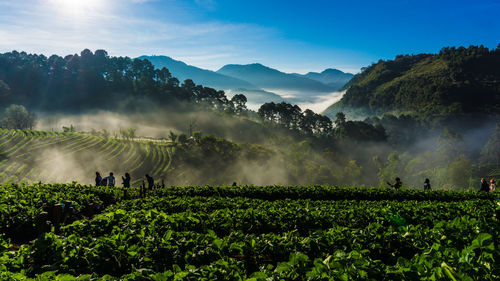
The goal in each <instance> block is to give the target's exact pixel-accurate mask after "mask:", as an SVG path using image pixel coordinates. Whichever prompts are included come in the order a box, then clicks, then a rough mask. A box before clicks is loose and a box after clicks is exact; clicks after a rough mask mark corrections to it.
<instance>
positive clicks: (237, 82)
mask: <svg viewBox="0 0 500 281" xmlns="http://www.w3.org/2000/svg"><path fill="white" fill-rule="evenodd" d="M139 58H140V59H147V60H149V61H150V62H151V63H152V64H153V65H154V66H155V67H156V68H162V67H166V68H167V69H168V70H169V71H170V73H171V74H172V76H173V77H176V78H177V79H179V81H181V82H182V81H184V80H186V79H191V80H193V82H195V83H196V84H199V85H203V86H205V87H211V88H215V89H218V90H224V91H226V93H227V94H228V95H229V96H233V95H236V94H243V95H245V96H246V97H247V99H248V106H249V107H250V108H251V109H255V110H256V109H258V108H259V107H260V105H261V104H263V103H266V102H281V101H283V98H282V97H281V96H279V95H277V94H275V93H272V92H269V91H264V90H262V89H260V88H259V87H257V86H255V85H253V84H251V83H249V82H247V81H245V80H243V79H239V78H235V77H231V76H227V75H224V74H220V73H217V72H214V71H211V70H207V69H202V68H198V67H196V66H192V65H188V64H186V63H184V62H182V61H178V60H174V59H172V58H170V57H167V56H141V57H139Z"/></svg>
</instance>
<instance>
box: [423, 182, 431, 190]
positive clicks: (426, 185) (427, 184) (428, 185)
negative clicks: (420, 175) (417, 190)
mask: <svg viewBox="0 0 500 281" xmlns="http://www.w3.org/2000/svg"><path fill="white" fill-rule="evenodd" d="M424 190H431V181H430V180H429V179H425V181H424Z"/></svg>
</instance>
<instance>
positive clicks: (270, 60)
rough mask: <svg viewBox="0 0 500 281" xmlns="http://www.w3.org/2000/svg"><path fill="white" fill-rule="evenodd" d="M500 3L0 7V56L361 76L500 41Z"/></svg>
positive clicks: (225, 0)
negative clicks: (147, 59)
mask: <svg viewBox="0 0 500 281" xmlns="http://www.w3.org/2000/svg"><path fill="white" fill-rule="evenodd" d="M499 14H500V0H481V1H460V0H456V1H427V0H421V1H409V0H407V1H405V0H401V1H354V0H352V1H314V0H310V1H293V0H289V1H272V0H267V1H262V0H253V1H238V0H220V1H218V0H184V1H180V0H23V1H20V0H0V52H7V51H11V50H14V49H15V50H19V51H20V50H24V51H27V52H30V53H43V54H46V55H50V54H54V53H55V54H58V55H66V54H70V53H79V52H80V51H81V50H82V49H84V48H89V49H91V50H95V49H105V50H107V51H108V52H109V54H110V55H116V56H132V57H135V56H140V55H144V54H146V55H151V54H156V55H168V56H171V57H173V58H175V59H179V60H182V61H185V62H186V63H189V64H193V65H196V66H199V67H203V68H207V69H211V70H217V69H218V68H220V67H222V66H223V65H224V64H228V63H241V64H246V63H253V62H260V63H262V64H265V65H268V66H271V67H275V68H278V69H280V70H282V71H286V72H299V73H305V72H308V71H321V70H323V69H325V68H328V67H333V68H338V69H341V70H344V71H349V72H357V71H359V69H360V68H361V67H363V66H367V65H369V64H371V63H373V62H376V61H377V60H378V59H391V58H394V56H396V55H398V54H416V53H422V52H431V53H435V52H438V51H439V50H440V49H441V47H443V46H460V45H464V46H468V45H481V44H482V45H485V46H486V47H489V48H495V47H496V46H497V45H498V44H499V43H500V20H499V19H498V17H499V16H498V15H499Z"/></svg>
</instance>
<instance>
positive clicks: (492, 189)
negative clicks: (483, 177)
mask: <svg viewBox="0 0 500 281" xmlns="http://www.w3.org/2000/svg"><path fill="white" fill-rule="evenodd" d="M496 187H497V185H496V183H495V178H492V179H491V180H490V192H493V191H495V189H496Z"/></svg>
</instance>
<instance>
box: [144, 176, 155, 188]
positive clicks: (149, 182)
mask: <svg viewBox="0 0 500 281" xmlns="http://www.w3.org/2000/svg"><path fill="white" fill-rule="evenodd" d="M146 180H147V181H148V189H149V190H152V189H153V187H154V186H155V180H154V179H153V177H152V176H150V175H148V174H146Z"/></svg>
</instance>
